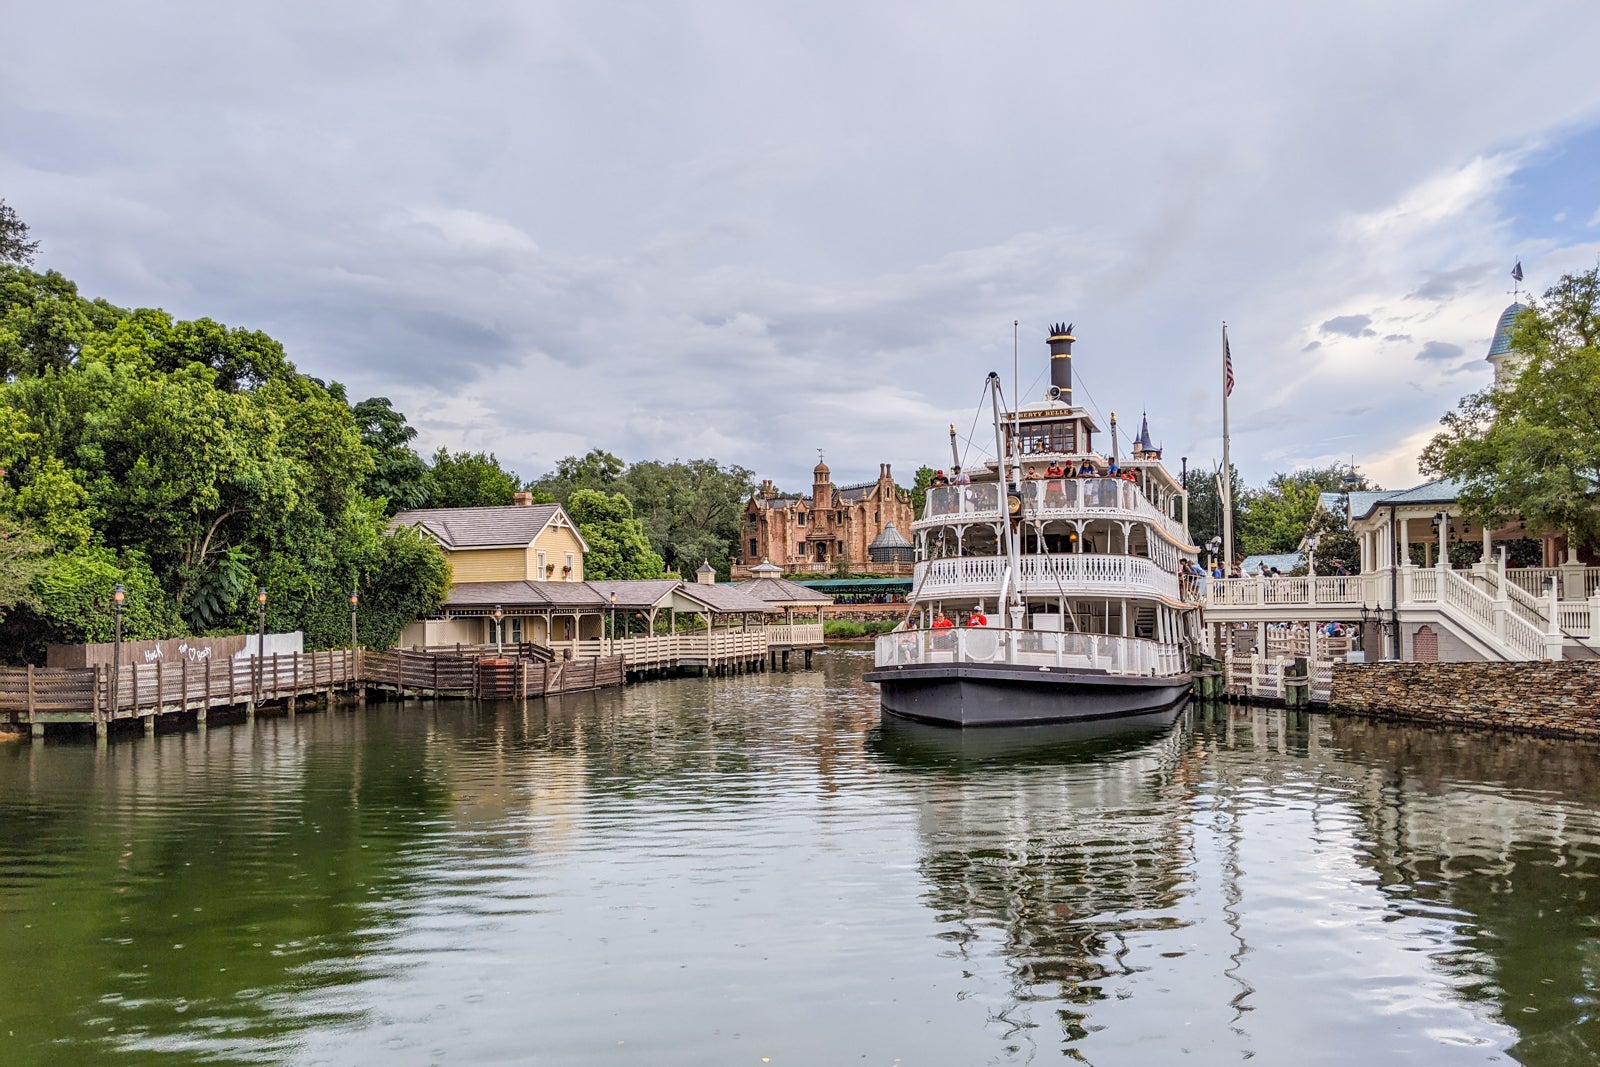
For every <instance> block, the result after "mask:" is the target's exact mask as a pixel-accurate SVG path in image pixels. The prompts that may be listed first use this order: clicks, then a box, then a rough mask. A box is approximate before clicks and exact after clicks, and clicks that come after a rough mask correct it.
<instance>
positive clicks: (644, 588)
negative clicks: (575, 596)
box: [584, 578, 683, 611]
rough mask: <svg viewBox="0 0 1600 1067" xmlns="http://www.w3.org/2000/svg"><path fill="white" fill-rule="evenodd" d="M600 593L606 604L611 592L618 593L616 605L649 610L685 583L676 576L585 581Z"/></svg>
mask: <svg viewBox="0 0 1600 1067" xmlns="http://www.w3.org/2000/svg"><path fill="white" fill-rule="evenodd" d="M584 584H585V585H587V586H588V587H589V588H591V589H593V590H594V591H595V592H596V593H599V594H600V599H601V600H603V601H605V602H606V604H608V605H609V604H610V603H611V594H612V593H615V594H616V595H617V601H616V606H617V607H619V608H627V609H628V610H630V611H649V610H650V609H651V608H655V607H660V606H661V605H662V604H663V603H665V602H666V601H667V600H669V599H671V597H672V591H673V590H674V589H676V588H678V586H680V585H682V584H683V583H682V582H681V581H679V580H678V579H676V578H647V579H644V580H638V581H614V582H585V583H584Z"/></svg>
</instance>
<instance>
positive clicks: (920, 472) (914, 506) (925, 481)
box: [901, 467, 938, 532]
mask: <svg viewBox="0 0 1600 1067" xmlns="http://www.w3.org/2000/svg"><path fill="white" fill-rule="evenodd" d="M936 473H938V472H937V471H935V470H934V469H933V468H932V467H918V468H917V477H916V480H915V481H913V482H912V483H911V513H912V514H913V515H915V516H917V517H918V518H919V519H920V518H921V517H922V506H923V504H924V503H925V502H926V501H927V499H928V487H929V486H930V485H932V484H933V476H934V475H935V474H936ZM901 532H905V531H901Z"/></svg>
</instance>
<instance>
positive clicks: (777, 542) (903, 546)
mask: <svg viewBox="0 0 1600 1067" xmlns="http://www.w3.org/2000/svg"><path fill="white" fill-rule="evenodd" d="M811 474H812V485H811V495H810V496H801V495H799V494H784V493H779V492H778V491H777V490H776V489H774V488H773V485H772V480H771V479H770V478H769V479H767V480H766V481H763V482H762V483H761V489H760V490H759V491H758V492H757V493H756V494H755V495H754V496H753V497H751V498H750V501H749V502H748V503H747V504H746V505H745V509H744V522H743V528H742V531H741V536H740V553H739V557H740V558H739V561H738V562H737V563H736V564H735V566H734V577H736V578H738V577H742V576H745V575H746V574H748V572H749V569H750V568H751V567H754V566H757V565H758V564H760V563H761V562H762V561H763V560H765V561H767V562H770V563H772V564H773V565H775V566H778V567H781V568H783V570H784V572H785V573H788V574H830V573H832V572H834V571H836V570H840V569H846V570H849V571H852V572H857V573H859V572H863V571H865V572H871V573H876V574H888V575H909V574H910V573H911V562H910V560H911V546H910V541H909V538H910V536H911V520H912V519H913V518H914V515H913V514H912V510H911V493H910V492H909V491H908V490H905V489H901V488H899V487H898V486H896V485H895V484H894V476H893V474H891V473H890V471H889V464H887V463H880V464H879V465H878V478H877V480H876V481H872V482H863V483H861V484H860V485H847V486H844V487H843V488H840V487H838V486H835V485H834V484H833V481H832V479H831V477H830V472H829V471H828V465H827V464H826V463H818V464H817V465H816V467H815V468H814V469H813V470H812V472H811ZM891 527H893V529H890V528H891ZM841 565H842V567H841Z"/></svg>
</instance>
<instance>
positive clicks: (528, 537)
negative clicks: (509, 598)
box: [394, 493, 589, 585]
mask: <svg viewBox="0 0 1600 1067" xmlns="http://www.w3.org/2000/svg"><path fill="white" fill-rule="evenodd" d="M517 497H518V500H519V502H518V503H516V504H513V505H511V506H510V507H498V508H419V509H417V510H415V511H402V512H400V514H398V515H396V516H395V517H394V522H395V524H396V525H403V526H415V527H416V528H417V529H419V530H421V531H422V532H423V533H425V534H427V535H428V536H430V537H432V538H433V539H434V540H436V541H438V542H439V544H440V545H441V546H442V547H443V548H444V551H445V555H446V556H447V557H449V560H450V580H451V582H452V583H454V584H457V585H459V584H461V583H464V582H581V581H583V554H584V553H585V552H587V551H589V546H588V544H586V543H585V542H584V540H583V536H582V535H581V534H579V533H578V528H577V526H576V525H574V524H573V521H572V519H570V518H569V517H568V516H567V513H566V511H564V510H563V509H562V507H561V505H560V504H533V503H523V502H522V501H531V499H532V497H531V496H530V495H529V494H527V493H518V494H517Z"/></svg>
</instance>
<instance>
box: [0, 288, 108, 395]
mask: <svg viewBox="0 0 1600 1067" xmlns="http://www.w3.org/2000/svg"><path fill="white" fill-rule="evenodd" d="M125 314H126V313H125V312H123V311H122V310H121V309H119V308H114V307H112V306H111V305H110V304H107V303H106V302H105V301H103V300H96V301H90V300H85V299H84V298H83V297H81V296H79V295H78V287H77V286H76V285H74V284H73V283H72V282H71V281H69V280H68V279H66V278H64V277H62V276H61V275H60V274H57V273H56V272H55V271H50V272H48V273H45V274H38V273H35V272H34V271H31V270H28V269H27V268H25V267H19V266H6V265H0V381H4V380H6V379H9V378H14V377H17V376H19V375H23V374H42V373H44V372H45V371H47V370H51V369H56V370H59V369H62V368H65V367H69V366H72V365H73V364H74V363H75V362H76V361H77V358H78V352H79V350H80V349H81V348H82V347H83V345H84V343H85V342H87V341H89V340H91V339H93V338H94V337H96V336H97V335H98V334H99V333H101V332H103V331H105V330H108V329H110V328H111V327H112V326H113V325H115V323H116V322H118V321H119V320H120V319H121V318H122V317H123V316H124V315H125Z"/></svg>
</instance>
